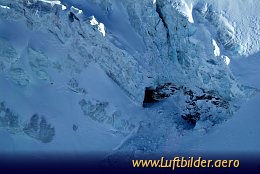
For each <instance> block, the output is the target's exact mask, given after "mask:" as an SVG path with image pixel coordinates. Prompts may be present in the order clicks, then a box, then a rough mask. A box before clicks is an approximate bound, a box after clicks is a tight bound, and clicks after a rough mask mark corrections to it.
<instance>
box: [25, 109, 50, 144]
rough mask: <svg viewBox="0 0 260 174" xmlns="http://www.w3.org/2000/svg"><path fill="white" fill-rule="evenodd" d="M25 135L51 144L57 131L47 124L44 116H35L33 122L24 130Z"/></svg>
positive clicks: (32, 118)
mask: <svg viewBox="0 0 260 174" xmlns="http://www.w3.org/2000/svg"><path fill="white" fill-rule="evenodd" d="M23 131H24V133H26V134H27V135H28V136H30V137H33V138H35V139H37V140H39V141H41V142H43V143H49V142H51V141H52V140H53V137H54V135H55V129H54V128H53V127H52V126H51V125H50V124H48V123H47V121H46V119H45V117H44V116H41V117H40V116H39V115H38V114H34V115H33V116H32V117H31V120H30V122H29V123H28V124H26V126H25V127H24V129H23Z"/></svg>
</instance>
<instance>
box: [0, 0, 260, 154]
mask: <svg viewBox="0 0 260 174" xmlns="http://www.w3.org/2000/svg"><path fill="white" fill-rule="evenodd" d="M252 4H254V5H252ZM0 5H1V6H0V46H1V47H0V82H1V83H0V89H1V90H0V103H1V110H0V127H1V131H0V132H1V133H0V136H1V138H3V139H6V140H7V141H6V142H4V143H2V142H0V148H1V149H0V150H2V151H12V152H19V151H28V152H29V151H66V152H72V151H73V152H75V153H76V152H93V151H105V153H107V154H111V153H112V154H114V153H118V152H119V153H120V152H122V151H127V152H130V153H131V154H136V153H137V154H138V153H139V152H141V153H143V152H156V151H158V150H161V149H163V148H164V147H165V146H167V145H166V144H167V143H168V142H169V141H170V142H171V143H172V142H173V141H174V142H173V144H181V143H182V142H186V141H190V140H192V139H189V137H190V135H193V134H196V133H197V132H201V131H203V132H204V133H205V132H208V131H209V130H210V129H211V128H212V126H215V125H216V124H220V123H222V122H224V121H225V120H227V119H228V118H230V117H231V116H232V115H233V114H234V112H235V111H236V110H237V109H238V108H239V107H240V106H241V103H243V102H244V101H245V100H247V99H249V97H251V96H252V95H253V94H254V93H255V91H256V90H255V89H253V88H248V87H245V86H244V85H246V86H251V87H255V88H258V85H254V84H253V83H251V82H252V81H253V80H254V79H257V78H258V75H257V73H258V69H257V66H253V64H254V62H255V61H257V60H254V59H256V58H254V59H252V58H250V57H247V56H248V55H252V54H254V53H257V52H258V51H259V43H258V40H259V33H258V32H257V31H258V27H259V24H258V21H259V13H257V9H258V7H259V1H256V0H252V1H250V3H245V2H243V1H238V3H231V2H229V3H228V4H226V3H225V1H222V0H218V1H217V2H215V1H195V0H189V1H188V0H187V1H184V0H182V1H180V0H169V1H166V0H157V1H152V0H144V1H137V0H134V1H130V0H129V1H128V0H127V1H117V0H104V1H101V0H79V1H71V0H62V1H45V0H44V1H43V0H41V1H37V0H15V1H12V2H10V1H6V0H1V1H0ZM241 6H243V7H244V6H245V8H244V9H243V10H242V11H241V12H240V11H239V10H238V9H240V8H241ZM245 9H251V10H250V12H249V13H246V10H245ZM243 13H244V14H246V17H245V18H244V17H241V14H243ZM241 18H242V19H243V20H240V19H241ZM252 30H256V32H252ZM227 56H228V57H227ZM241 56H244V57H247V58H248V59H249V58H250V61H246V60H245V59H241V58H240V57H241ZM229 60H231V62H229ZM251 61H252V62H251ZM243 62H244V63H243ZM229 63H230V64H229ZM227 64H229V65H227ZM241 64H242V65H244V64H245V65H248V66H250V67H253V68H254V69H251V71H252V73H251V71H249V70H248V69H247V68H246V66H240V65H241ZM230 67H231V70H230ZM240 70H241V71H240ZM232 72H234V75H233V73H232ZM249 73H250V74H252V75H250V77H252V78H251V79H252V80H251V81H249V80H248V79H246V77H247V76H248V75H249ZM240 77H241V78H240ZM169 84H170V85H169ZM149 90H150V91H153V93H152V95H150V93H148V92H149ZM147 94H148V95H147ZM146 97H148V98H149V97H150V98H151V99H152V102H150V101H149V102H148V107H145V105H143V104H146V103H143V102H144V99H145V98H146ZM143 106H144V107H143ZM256 112H257V111H256ZM34 114H37V115H36V116H35V115H34ZM183 118H185V119H183ZM238 122H239V121H238ZM182 135H185V137H187V139H188V140H185V138H182ZM47 140H48V141H47ZM173 147H174V146H173ZM189 148H190V147H186V146H183V149H182V150H187V149H189ZM113 150H114V151H113Z"/></svg>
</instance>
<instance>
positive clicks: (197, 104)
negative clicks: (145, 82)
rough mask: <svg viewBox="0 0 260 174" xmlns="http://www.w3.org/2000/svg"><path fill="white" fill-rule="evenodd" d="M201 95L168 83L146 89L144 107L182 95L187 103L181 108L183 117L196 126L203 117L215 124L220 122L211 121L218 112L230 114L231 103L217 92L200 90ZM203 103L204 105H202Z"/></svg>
mask: <svg viewBox="0 0 260 174" xmlns="http://www.w3.org/2000/svg"><path fill="white" fill-rule="evenodd" d="M200 91H201V92H200V93H199V92H197V91H193V90H191V89H188V88H187V87H184V86H177V85H175V84H173V83H166V84H163V85H160V86H158V87H156V88H155V89H154V88H149V87H147V88H146V91H145V97H144V101H143V107H149V106H151V104H154V103H157V102H160V101H163V100H164V99H166V98H169V97H171V96H175V95H181V96H182V97H183V98H184V99H185V102H184V103H183V104H182V105H181V106H180V107H181V108H182V110H183V112H182V113H181V117H182V118H183V119H184V120H186V121H187V122H189V123H191V124H193V125H196V123H197V121H199V120H200V119H201V118H202V116H203V119H204V120H206V119H209V120H210V121H212V122H213V124H215V123H217V122H218V121H216V120H214V119H210V118H211V117H213V116H212V115H213V114H216V113H217V112H218V113H220V111H221V112H223V111H224V112H228V110H229V107H230V103H229V101H228V100H226V99H224V98H223V97H222V96H220V95H219V94H218V93H217V92H216V91H206V90H204V89H200ZM202 103H203V104H202Z"/></svg>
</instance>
